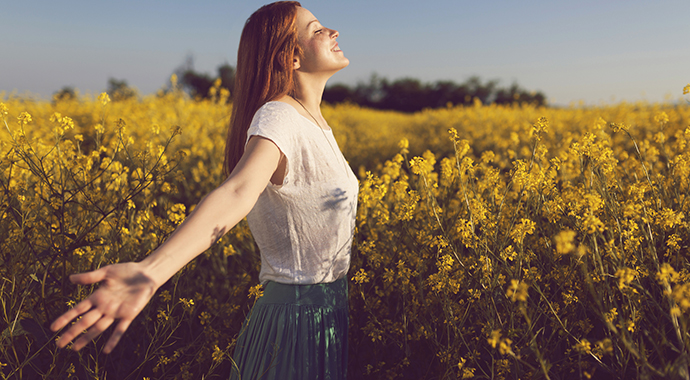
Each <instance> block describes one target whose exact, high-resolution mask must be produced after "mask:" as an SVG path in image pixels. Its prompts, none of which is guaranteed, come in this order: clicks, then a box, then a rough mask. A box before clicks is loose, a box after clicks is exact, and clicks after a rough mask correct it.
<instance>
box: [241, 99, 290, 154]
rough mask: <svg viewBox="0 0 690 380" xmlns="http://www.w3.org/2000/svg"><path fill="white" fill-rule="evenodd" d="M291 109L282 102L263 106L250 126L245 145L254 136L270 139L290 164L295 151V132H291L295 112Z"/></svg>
mask: <svg viewBox="0 0 690 380" xmlns="http://www.w3.org/2000/svg"><path fill="white" fill-rule="evenodd" d="M288 107H289V108H288ZM290 108H292V106H290V105H289V104H285V103H282V102H268V103H266V104H264V105H263V106H261V107H260V108H259V109H258V110H257V111H256V113H255V114H254V118H253V119H252V122H251V124H250V125H249V129H248V130H247V141H245V145H246V144H247V142H248V141H249V138H250V137H252V136H261V137H264V138H266V139H269V140H271V141H272V142H273V143H274V144H276V146H277V147H278V149H280V151H281V152H282V153H283V154H284V155H285V157H286V158H287V160H288V163H289V162H290V161H291V160H292V158H293V157H294V155H293V151H294V149H295V147H294V142H293V141H292V140H293V137H294V131H291V127H292V124H293V123H294V113H295V111H294V110H292V109H290Z"/></svg>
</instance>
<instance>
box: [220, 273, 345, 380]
mask: <svg viewBox="0 0 690 380" xmlns="http://www.w3.org/2000/svg"><path fill="white" fill-rule="evenodd" d="M347 329H348V305H347V278H346V277H344V278H341V279H340V280H337V281H335V282H333V283H329V284H315V285H287V284H280V283H277V282H272V281H269V282H268V283H267V284H266V286H264V294H263V296H261V297H260V298H259V299H258V300H257V301H256V303H255V304H254V307H253V308H252V310H251V312H250V313H249V315H248V316H247V319H246V320H245V322H244V324H243V325H242V330H241V331H240V334H239V336H238V338H237V346H236V347H235V354H234V356H233V361H234V363H233V371H232V373H231V375H230V379H239V380H255V379H264V380H268V379H286V380H289V379H300V380H303V379H324V380H325V379H331V380H336V379H346V378H347Z"/></svg>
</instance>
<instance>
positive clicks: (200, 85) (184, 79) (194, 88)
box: [175, 55, 235, 99]
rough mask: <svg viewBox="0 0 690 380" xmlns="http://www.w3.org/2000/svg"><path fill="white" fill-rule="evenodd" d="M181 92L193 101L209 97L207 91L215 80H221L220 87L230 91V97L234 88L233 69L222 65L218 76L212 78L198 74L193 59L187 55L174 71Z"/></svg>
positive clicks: (227, 65)
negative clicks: (185, 93)
mask: <svg viewBox="0 0 690 380" xmlns="http://www.w3.org/2000/svg"><path fill="white" fill-rule="evenodd" d="M175 74H177V77H178V78H179V79H178V80H179V83H180V85H181V86H182V90H184V91H185V92H187V93H188V94H189V95H190V96H191V97H192V98H194V99H205V98H208V97H209V90H210V89H211V87H212V86H213V83H214V82H215V80H216V79H218V78H219V79H220V80H221V84H220V86H221V87H222V88H226V89H228V90H229V91H230V94H231V96H232V93H233V90H234V87H235V68H234V67H232V66H231V65H229V64H227V63H224V64H222V65H220V66H219V67H218V75H217V76H216V77H212V76H211V75H209V74H207V73H199V72H197V71H196V70H195V69H194V57H193V56H191V55H189V56H187V58H186V59H185V62H184V63H183V64H182V65H180V66H179V67H178V68H177V69H175Z"/></svg>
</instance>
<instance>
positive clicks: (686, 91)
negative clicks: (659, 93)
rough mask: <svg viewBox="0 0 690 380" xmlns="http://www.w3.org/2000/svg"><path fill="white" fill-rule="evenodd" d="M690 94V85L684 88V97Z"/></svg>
mask: <svg viewBox="0 0 690 380" xmlns="http://www.w3.org/2000/svg"><path fill="white" fill-rule="evenodd" d="M688 93H690V84H688V85H687V86H685V87H683V95H685V94H688Z"/></svg>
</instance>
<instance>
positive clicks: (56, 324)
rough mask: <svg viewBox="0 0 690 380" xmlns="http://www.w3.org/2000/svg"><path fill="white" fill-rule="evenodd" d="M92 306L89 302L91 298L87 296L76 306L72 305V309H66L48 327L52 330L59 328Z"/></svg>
mask: <svg viewBox="0 0 690 380" xmlns="http://www.w3.org/2000/svg"><path fill="white" fill-rule="evenodd" d="M91 307H93V304H92V303H91V300H90V299H89V298H87V299H85V300H83V301H81V302H79V303H78V304H77V306H75V307H73V308H72V309H70V310H68V311H67V312H65V313H64V314H62V315H61V316H59V317H58V319H56V320H55V321H53V323H52V324H51V325H50V329H51V330H53V331H58V330H60V329H61V328H63V327H65V325H67V324H68V323H70V322H71V321H72V320H73V319H74V318H76V317H78V316H80V315H82V314H84V313H86V312H87V311H89V310H90V309H91Z"/></svg>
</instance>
